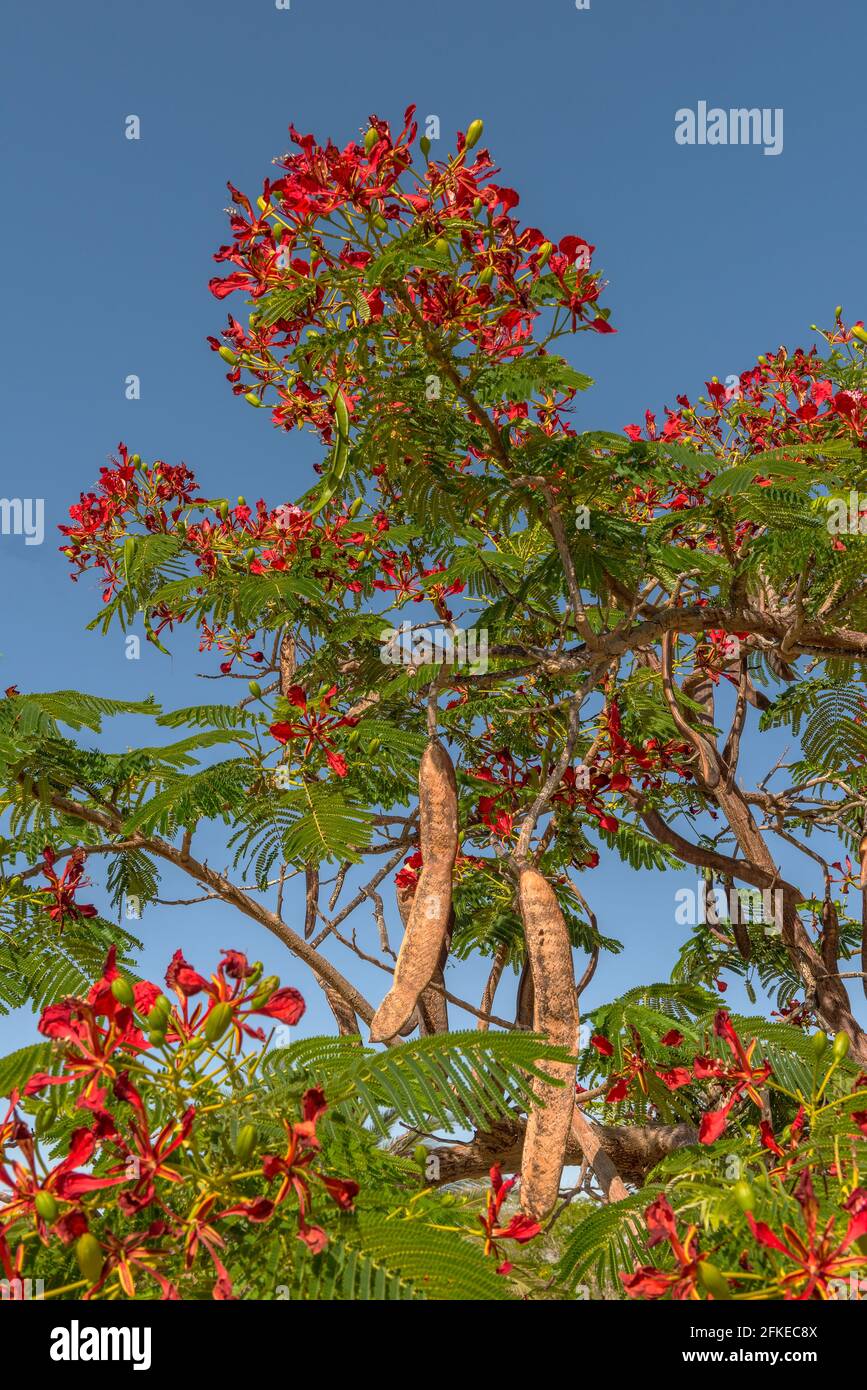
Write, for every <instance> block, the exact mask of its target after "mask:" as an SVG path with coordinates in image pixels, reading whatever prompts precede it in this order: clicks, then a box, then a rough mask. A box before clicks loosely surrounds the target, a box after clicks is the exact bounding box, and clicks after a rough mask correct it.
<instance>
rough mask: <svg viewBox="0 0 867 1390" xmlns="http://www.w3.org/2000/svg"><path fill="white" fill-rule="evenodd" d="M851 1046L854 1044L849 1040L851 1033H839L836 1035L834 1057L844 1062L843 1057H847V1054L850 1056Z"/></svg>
mask: <svg viewBox="0 0 867 1390" xmlns="http://www.w3.org/2000/svg"><path fill="white" fill-rule="evenodd" d="M851 1046H852V1044H851V1042H850V1040H849V1034H848V1033H838V1034H837V1036H836V1038H835V1039H834V1048H833V1052H832V1056H833V1058H834V1061H835V1062H842V1060H843V1058H844V1057H846V1056H848V1053H849V1048H850V1047H851Z"/></svg>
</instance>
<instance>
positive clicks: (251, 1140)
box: [235, 1125, 256, 1163]
mask: <svg viewBox="0 0 867 1390" xmlns="http://www.w3.org/2000/svg"><path fill="white" fill-rule="evenodd" d="M255 1143H256V1126H255V1125H242V1126H241V1128H240V1129H239V1130H238V1137H237V1138H236V1140H235V1157H236V1158H237V1159H238V1160H239V1161H240V1162H241V1163H246V1162H247V1159H248V1158H249V1157H250V1155H251V1153H252V1152H253V1146H254V1145H255Z"/></svg>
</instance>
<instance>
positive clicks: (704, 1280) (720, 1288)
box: [698, 1260, 732, 1299]
mask: <svg viewBox="0 0 867 1390" xmlns="http://www.w3.org/2000/svg"><path fill="white" fill-rule="evenodd" d="M698 1282H699V1283H700V1284H701V1285H702V1287H703V1288H704V1289H706V1290H707V1292H708V1293H710V1294H713V1296H714V1298H720V1299H723V1298H731V1296H732V1291H731V1289H730V1288H729V1286H728V1280H726V1279H724V1278H723V1276H722V1275H721V1274H720V1272H719V1270H718V1269H717V1267H716V1265H712V1264H711V1263H710V1260H699V1265H698Z"/></svg>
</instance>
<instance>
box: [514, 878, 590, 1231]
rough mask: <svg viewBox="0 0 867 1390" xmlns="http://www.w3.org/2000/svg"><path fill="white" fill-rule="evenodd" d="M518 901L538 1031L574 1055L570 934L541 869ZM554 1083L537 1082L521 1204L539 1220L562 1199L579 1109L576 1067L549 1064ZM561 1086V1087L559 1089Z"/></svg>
mask: <svg viewBox="0 0 867 1390" xmlns="http://www.w3.org/2000/svg"><path fill="white" fill-rule="evenodd" d="M518 901H519V905H520V909H521V919H522V921H523V923H524V935H525V937H526V940H527V955H528V957H529V961H530V968H531V970H532V973H533V999H534V1005H533V1029H534V1031H535V1032H537V1033H542V1034H544V1036H545V1037H546V1038H547V1040H548V1041H549V1042H550V1043H553V1044H554V1045H555V1046H557V1047H566V1048H568V1049H569V1050H570V1052H574V1051H575V1049H576V1046H577V1039H578V1003H577V1000H576V998H575V972H574V969H573V966H572V947H571V944H570V941H569V931H568V928H567V926H566V922H565V921H564V918H563V914H562V912H561V911H560V906H559V903H558V902H557V899H556V897H555V894H554V890H553V888H552V887H551V885H550V883H549V882H548V881H547V879H546V878H544V877H543V875H542V874H540V873H539V872H538V870H536V869H522V870H521V877H520V880H519V883H518ZM542 1070H543V1071H544V1072H545V1073H546V1075H547V1076H549V1077H550V1078H551V1081H550V1082H547V1081H536V1082H535V1083H534V1086H533V1090H534V1093H535V1095H536V1098H537V1100H539V1101H541V1102H542V1104H540V1105H536V1106H534V1107H533V1109H532V1110H531V1111H530V1115H529V1117H528V1120H527V1130H526V1134H525V1136H524V1151H523V1155H522V1158H521V1206H522V1208H523V1210H524V1211H525V1212H526V1213H527V1214H528V1215H529V1216H532V1217H533V1218H534V1219H535V1220H537V1221H541V1220H542V1218H543V1217H545V1216H547V1214H548V1212H549V1211H550V1210H551V1208H552V1207H553V1205H554V1203H555V1202H556V1200H557V1193H558V1191H559V1188H560V1175H561V1173H562V1172H563V1161H564V1159H565V1156H566V1144H567V1141H568V1138H569V1131H570V1129H571V1127H572V1114H573V1111H574V1108H575V1063H574V1062H544V1063H542ZM557 1082H561V1083H562V1084H561V1085H557V1084H556V1083H557Z"/></svg>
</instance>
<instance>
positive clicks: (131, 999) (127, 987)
mask: <svg viewBox="0 0 867 1390" xmlns="http://www.w3.org/2000/svg"><path fill="white" fill-rule="evenodd" d="M111 992H112V994H113V995H114V997H115V999H116V1000H117V1002H118V1004H125V1005H126V1007H127V1008H128V1009H131V1008H132V1007H133V1005H134V1004H135V992H134V990H133V987H132V985H131V984H130V982H129V980H128V979H127V978H126V976H125V975H118V977H117V979H116V980H112V982H111Z"/></svg>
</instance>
